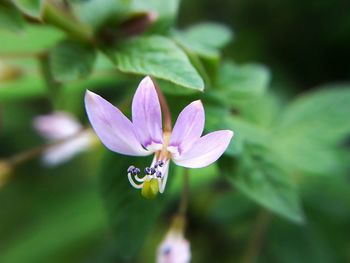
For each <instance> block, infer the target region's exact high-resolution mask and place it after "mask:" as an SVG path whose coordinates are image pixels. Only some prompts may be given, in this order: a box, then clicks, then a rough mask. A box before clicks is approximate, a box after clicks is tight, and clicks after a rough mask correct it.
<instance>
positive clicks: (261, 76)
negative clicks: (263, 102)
mask: <svg viewBox="0 0 350 263" xmlns="http://www.w3.org/2000/svg"><path fill="white" fill-rule="evenodd" d="M269 82H270V72H269V70H268V69H267V68H266V67H264V66H262V65H258V64H245V65H237V64H234V63H232V62H225V63H223V65H222V66H221V68H220V69H219V76H218V81H217V84H216V86H217V88H218V89H217V90H216V92H218V93H220V96H221V99H222V100H223V101H225V103H226V104H228V105H232V106H233V107H235V106H236V107H237V106H238V105H239V104H241V103H242V102H245V101H247V100H249V99H252V98H256V97H257V96H260V95H261V94H263V93H264V92H265V91H266V89H267V87H268V85H269Z"/></svg>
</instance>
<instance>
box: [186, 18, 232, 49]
mask: <svg viewBox="0 0 350 263" xmlns="http://www.w3.org/2000/svg"><path fill="white" fill-rule="evenodd" d="M183 34H184V36H185V37H186V38H187V39H188V40H190V41H191V42H193V43H195V42H197V43H200V44H203V45H205V46H207V47H211V48H222V47H223V46H225V45H227V44H228V43H229V42H230V41H231V40H232V38H233V35H232V31H231V30H230V29H229V28H228V27H226V26H224V25H222V24H218V23H201V24H197V25H194V26H191V27H189V28H187V29H186V30H185V31H183Z"/></svg>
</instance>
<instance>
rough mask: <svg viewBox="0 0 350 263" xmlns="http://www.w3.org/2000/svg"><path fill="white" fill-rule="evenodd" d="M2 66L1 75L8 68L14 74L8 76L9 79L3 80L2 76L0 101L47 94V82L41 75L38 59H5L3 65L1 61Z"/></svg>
mask: <svg viewBox="0 0 350 263" xmlns="http://www.w3.org/2000/svg"><path fill="white" fill-rule="evenodd" d="M0 62H2V61H0ZM0 67H2V68H1V69H0V76H1V75H2V74H3V73H4V71H6V70H8V69H9V70H11V71H13V74H12V76H10V77H8V79H6V78H5V79H3V80H1V79H2V78H1V77H0V102H5V101H12V100H20V99H26V98H32V97H37V96H42V95H44V94H46V92H47V91H46V84H45V81H44V79H43V78H42V76H41V75H40V71H39V65H38V62H37V61H36V60H33V59H13V60H4V61H3V62H2V65H1V63H0ZM7 68H8V69H7ZM5 73H6V72H5Z"/></svg>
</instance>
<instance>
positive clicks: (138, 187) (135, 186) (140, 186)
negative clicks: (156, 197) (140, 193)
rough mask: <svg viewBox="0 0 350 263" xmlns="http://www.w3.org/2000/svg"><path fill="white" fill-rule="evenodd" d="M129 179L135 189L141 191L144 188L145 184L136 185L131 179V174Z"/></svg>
mask: <svg viewBox="0 0 350 263" xmlns="http://www.w3.org/2000/svg"><path fill="white" fill-rule="evenodd" d="M128 179H129V182H130V184H131V185H132V186H133V187H134V188H136V189H141V188H142V186H143V183H142V184H136V183H135V182H134V180H133V179H132V177H131V173H128Z"/></svg>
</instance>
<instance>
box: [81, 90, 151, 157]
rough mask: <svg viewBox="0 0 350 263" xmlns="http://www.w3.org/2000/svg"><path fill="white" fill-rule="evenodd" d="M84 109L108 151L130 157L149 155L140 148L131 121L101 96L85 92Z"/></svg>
mask: <svg viewBox="0 0 350 263" xmlns="http://www.w3.org/2000/svg"><path fill="white" fill-rule="evenodd" d="M85 107H86V112H87V114H88V117H89V120H90V122H91V125H92V127H93V128H94V130H95V132H96V134H97V135H98V137H99V138H100V140H101V141H102V143H103V144H104V145H105V146H106V147H107V148H108V149H110V150H112V151H114V152H117V153H121V154H125V155H132V156H142V155H148V154H150V153H151V152H149V151H147V150H145V149H144V148H143V147H142V145H141V143H140V141H139V140H138V138H137V136H136V133H135V130H134V126H133V124H132V123H131V121H130V120H129V119H128V118H127V117H125V116H124V114H123V113H122V112H121V111H120V110H119V109H118V108H116V107H114V106H113V105H112V104H110V103H109V102H108V101H106V100H105V99H103V98H102V97H101V96H99V95H97V94H95V93H93V92H91V91H86V94H85Z"/></svg>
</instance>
